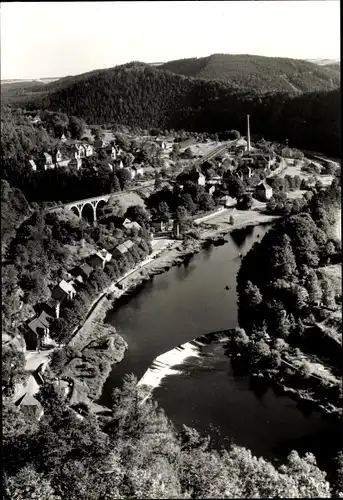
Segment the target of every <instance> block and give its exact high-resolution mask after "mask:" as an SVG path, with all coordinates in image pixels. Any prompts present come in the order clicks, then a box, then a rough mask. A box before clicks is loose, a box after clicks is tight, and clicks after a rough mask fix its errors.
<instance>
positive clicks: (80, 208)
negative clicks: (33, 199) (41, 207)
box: [47, 193, 116, 223]
mask: <svg viewBox="0 0 343 500" xmlns="http://www.w3.org/2000/svg"><path fill="white" fill-rule="evenodd" d="M111 197H116V195H115V194H114V193H110V194H103V195H101V196H94V197H93V198H86V199H84V200H76V201H71V202H69V203H64V204H63V205H59V206H58V207H54V208H50V209H48V210H47V211H48V212H55V211H56V210H60V209H62V208H63V209H65V210H71V211H72V212H73V213H74V214H75V215H77V216H78V217H79V218H80V219H81V217H84V216H85V211H86V209H87V211H88V214H89V215H90V214H93V222H94V223H96V221H97V209H99V208H100V207H102V206H104V205H105V204H106V203H107V202H108V200H109V199H110V198H111Z"/></svg>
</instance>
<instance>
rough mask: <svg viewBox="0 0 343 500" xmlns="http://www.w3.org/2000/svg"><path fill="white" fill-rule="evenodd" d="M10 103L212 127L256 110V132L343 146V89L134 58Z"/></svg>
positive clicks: (101, 120)
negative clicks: (232, 80) (280, 87)
mask: <svg viewBox="0 0 343 500" xmlns="http://www.w3.org/2000/svg"><path fill="white" fill-rule="evenodd" d="M3 100H5V101H6V99H3ZM11 104H12V105H13V106H14V105H18V106H20V107H22V108H25V109H27V110H37V109H46V110H51V111H59V112H63V113H66V114H67V115H68V116H73V115H74V116H77V117H79V118H83V119H84V120H85V121H86V123H88V124H98V125H106V126H111V124H119V125H126V126H129V127H136V128H137V127H138V128H140V129H149V128H159V129H161V130H172V129H174V130H181V129H183V130H188V131H194V132H210V133H213V132H219V131H225V130H230V129H237V130H239V131H240V132H241V133H244V132H245V122H246V114H247V113H249V114H250V115H251V124H252V131H253V133H255V134H262V135H264V136H265V137H266V138H268V139H270V140H277V141H279V142H284V140H285V138H288V139H289V142H290V144H292V145H293V146H297V147H302V148H304V149H314V150H317V151H318V150H320V151H321V152H323V153H326V154H328V155H331V156H336V157H338V156H339V154H340V142H341V141H340V90H339V89H337V90H332V91H330V92H323V91H322V92H312V93H300V94H299V93H297V94H296V95H294V93H293V94H289V93H287V92H275V91H274V92H269V93H263V94H261V93H260V92H254V91H253V90H250V91H248V90H245V89H239V88H233V87H232V86H231V85H229V84H228V83H225V82H221V81H218V80H217V81H215V80H211V81H209V80H206V79H200V78H189V77H186V76H183V75H178V74H174V73H172V72H170V71H163V70H161V69H160V67H152V66H151V65H148V64H144V63H139V62H133V63H129V64H125V65H122V66H116V67H114V68H111V69H104V70H97V71H92V72H89V73H84V74H82V75H77V76H75V77H67V78H62V79H60V80H58V81H56V82H53V83H50V84H47V85H41V86H40V87H39V88H36V89H34V90H31V91H30V92H28V93H27V94H26V95H23V96H19V97H17V98H15V99H12V100H11Z"/></svg>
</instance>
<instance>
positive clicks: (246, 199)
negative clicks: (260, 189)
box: [236, 194, 253, 210]
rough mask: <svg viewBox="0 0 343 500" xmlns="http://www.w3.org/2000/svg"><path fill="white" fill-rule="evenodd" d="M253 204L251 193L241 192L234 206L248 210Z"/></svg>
mask: <svg viewBox="0 0 343 500" xmlns="http://www.w3.org/2000/svg"><path fill="white" fill-rule="evenodd" d="M252 206H253V199H252V196H251V194H243V195H242V196H241V197H240V198H238V200H237V205H236V208H237V210H250V209H251V207H252Z"/></svg>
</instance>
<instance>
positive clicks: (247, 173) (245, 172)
mask: <svg viewBox="0 0 343 500" xmlns="http://www.w3.org/2000/svg"><path fill="white" fill-rule="evenodd" d="M239 175H240V176H241V178H242V179H250V177H251V167H248V165H242V166H241V167H240V168H239Z"/></svg>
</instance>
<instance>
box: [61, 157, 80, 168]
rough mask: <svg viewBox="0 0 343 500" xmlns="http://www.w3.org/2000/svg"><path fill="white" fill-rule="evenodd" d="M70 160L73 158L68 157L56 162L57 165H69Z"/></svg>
mask: <svg viewBox="0 0 343 500" xmlns="http://www.w3.org/2000/svg"><path fill="white" fill-rule="evenodd" d="M70 161H71V160H68V159H67V160H61V161H59V162H58V163H56V167H68V165H69V163H70ZM80 161H81V160H80Z"/></svg>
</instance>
